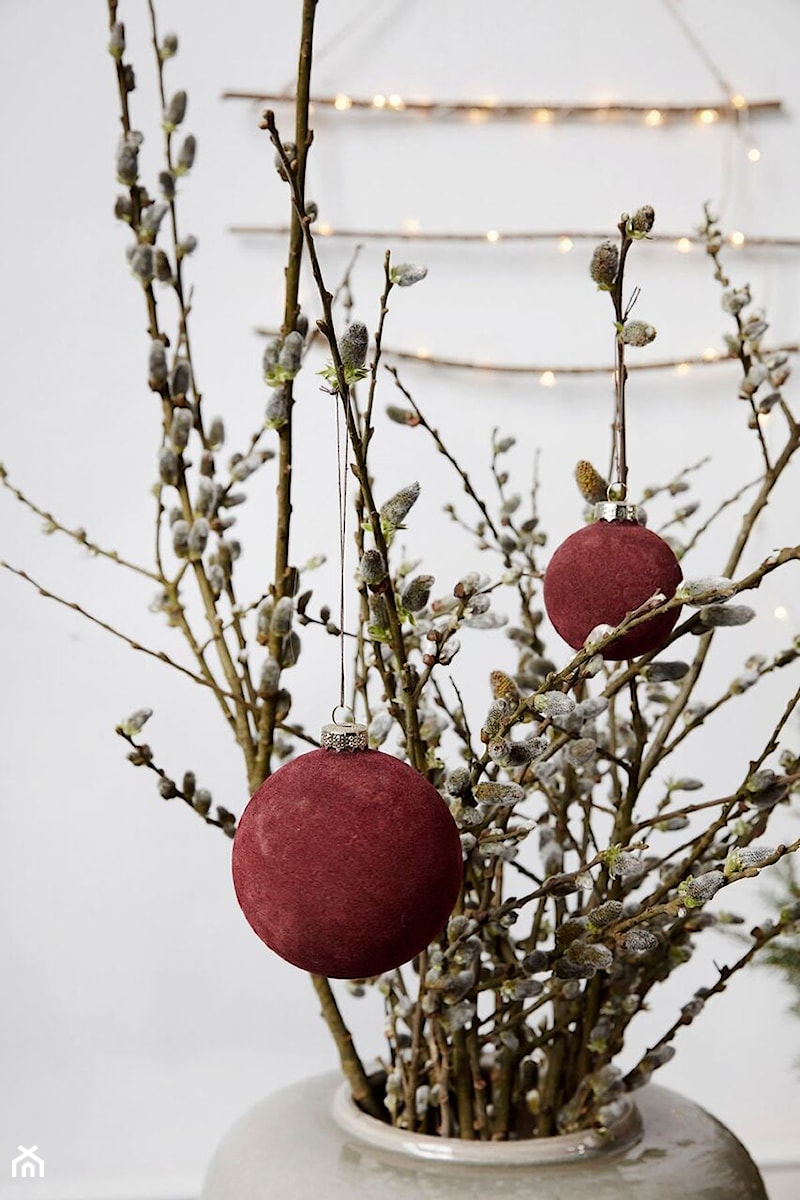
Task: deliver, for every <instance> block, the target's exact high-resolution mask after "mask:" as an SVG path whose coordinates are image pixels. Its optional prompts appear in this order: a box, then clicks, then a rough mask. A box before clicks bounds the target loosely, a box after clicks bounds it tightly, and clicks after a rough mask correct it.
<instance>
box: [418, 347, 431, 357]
mask: <svg viewBox="0 0 800 1200" xmlns="http://www.w3.org/2000/svg"><path fill="white" fill-rule="evenodd" d="M430 357H431V352H430V350H429V349H428V347H427V346H418V347H417V358H430Z"/></svg>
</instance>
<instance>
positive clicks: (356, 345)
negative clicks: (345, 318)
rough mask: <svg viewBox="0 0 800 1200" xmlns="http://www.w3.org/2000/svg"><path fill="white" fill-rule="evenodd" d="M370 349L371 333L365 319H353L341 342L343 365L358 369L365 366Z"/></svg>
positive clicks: (340, 352)
mask: <svg viewBox="0 0 800 1200" xmlns="http://www.w3.org/2000/svg"><path fill="white" fill-rule="evenodd" d="M368 349H369V333H368V332H367V327H366V325H365V324H364V322H363V321H353V323H352V325H348V327H347V329H346V330H345V332H344V335H343V337H342V340H341V342H340V343H339V354H340V357H341V360H342V366H343V367H344V368H345V369H347V368H348V367H349V368H350V369H351V370H353V369H355V370H358V369H359V368H361V367H363V366H364V363H365V362H366V358H367V350H368Z"/></svg>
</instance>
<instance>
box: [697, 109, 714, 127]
mask: <svg viewBox="0 0 800 1200" xmlns="http://www.w3.org/2000/svg"><path fill="white" fill-rule="evenodd" d="M697 119H698V121H699V122H700V124H701V125H713V124H714V122H715V121H718V120H719V113H718V112H717V110H716V109H715V108H701V109H700V112H699V113H698V114H697Z"/></svg>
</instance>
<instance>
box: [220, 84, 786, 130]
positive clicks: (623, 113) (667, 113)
mask: <svg viewBox="0 0 800 1200" xmlns="http://www.w3.org/2000/svg"><path fill="white" fill-rule="evenodd" d="M222 98H223V100H249V101H252V102H254V103H258V104H274V105H284V104H294V102H295V97H294V95H290V94H288V93H286V92H258V91H240V90H236V89H230V90H228V91H225V92H223V93H222ZM325 109H333V110H334V111H335V112H339V113H349V112H355V113H357V112H364V111H367V112H374V113H382V114H384V115H403V114H404V115H406V116H421V117H439V118H442V117H456V118H461V119H465V120H467V121H469V122H471V123H472V124H475V125H479V124H482V123H483V122H485V121H497V120H524V121H531V122H533V123H534V124H535V125H551V124H553V123H554V122H557V121H559V122H560V121H594V122H600V123H602V122H604V121H621V120H626V121H640V122H642V123H643V124H644V125H646V126H647V127H648V128H649V129H656V128H658V127H659V126H664V125H669V124H671V123H675V122H684V123H685V122H692V121H693V122H695V123H696V124H698V125H706V126H707V125H716V123H717V122H718V121H730V122H733V123H734V124H737V125H739V124H742V123H743V122H746V121H747V120H749V119H751V118H757V117H764V116H775V115H777V114H780V113H782V112H783V105H782V103H781V101H780V100H775V99H767V100H752V99H748V98H747V97H746V96H743V95H742V94H741V93H740V92H735V93H734V94H733V95H732V96H729V97H727V98H726V99H725V100H722V101H714V100H709V101H703V102H700V103H696V104H671V103H661V102H655V101H653V102H647V103H633V102H630V101H615V100H603V101H590V102H585V101H581V102H574V103H566V104H564V103H558V104H554V103H552V102H550V101H547V102H545V101H528V100H499V99H498V98H497V97H495V96H481V97H478V98H476V99H473V100H470V99H467V100H433V99H430V98H429V97H427V96H402V95H400V94H399V93H398V92H390V93H389V94H388V95H384V94H383V93H382V92H379V93H377V94H376V95H374V96H350V95H348V94H347V93H346V92H336V93H334V94H332V95H317V96H313V97H312V99H311V111H312V114H313V112H316V111H318V110H325Z"/></svg>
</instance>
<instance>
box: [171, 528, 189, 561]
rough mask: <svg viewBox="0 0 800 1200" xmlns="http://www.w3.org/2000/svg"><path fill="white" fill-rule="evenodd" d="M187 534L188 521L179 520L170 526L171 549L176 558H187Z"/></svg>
mask: <svg viewBox="0 0 800 1200" xmlns="http://www.w3.org/2000/svg"><path fill="white" fill-rule="evenodd" d="M189 532H190V526H189V522H188V521H184V520H182V519H181V520H180V521H176V522H175V524H174V525H173V526H172V549H173V551H174V553H175V554H176V555H177V557H178V558H188V557H189Z"/></svg>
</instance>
